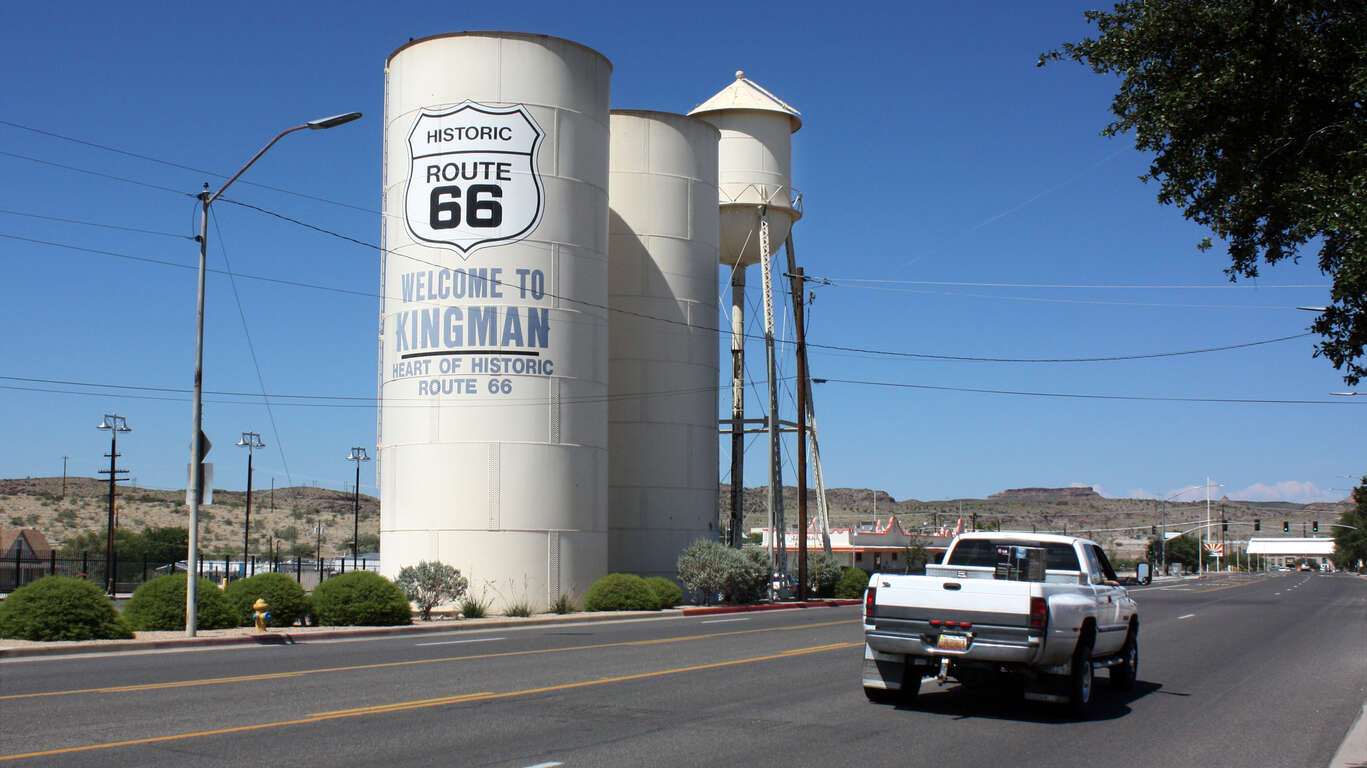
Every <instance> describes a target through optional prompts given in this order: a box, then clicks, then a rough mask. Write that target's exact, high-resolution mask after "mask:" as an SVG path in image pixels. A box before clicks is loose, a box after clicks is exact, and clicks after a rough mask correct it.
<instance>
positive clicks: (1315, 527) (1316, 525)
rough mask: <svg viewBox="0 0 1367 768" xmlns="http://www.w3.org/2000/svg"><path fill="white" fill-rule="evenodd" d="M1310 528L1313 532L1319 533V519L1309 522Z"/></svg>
mask: <svg viewBox="0 0 1367 768" xmlns="http://www.w3.org/2000/svg"><path fill="white" fill-rule="evenodd" d="M1310 530H1312V531H1314V532H1315V533H1319V532H1320V521H1318V520H1316V521H1314V522H1313V523H1311V524H1310Z"/></svg>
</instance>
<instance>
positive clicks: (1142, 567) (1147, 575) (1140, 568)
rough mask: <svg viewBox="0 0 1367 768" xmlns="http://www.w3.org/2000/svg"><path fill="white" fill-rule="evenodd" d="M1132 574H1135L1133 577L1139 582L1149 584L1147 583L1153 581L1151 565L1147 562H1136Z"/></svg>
mask: <svg viewBox="0 0 1367 768" xmlns="http://www.w3.org/2000/svg"><path fill="white" fill-rule="evenodd" d="M1134 575H1135V578H1136V579H1137V580H1138V581H1139V583H1140V584H1149V583H1152V582H1153V566H1152V565H1151V564H1149V563H1140V564H1138V565H1136V566H1135V568H1134Z"/></svg>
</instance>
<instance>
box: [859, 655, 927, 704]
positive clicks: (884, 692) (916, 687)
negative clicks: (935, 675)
mask: <svg viewBox="0 0 1367 768" xmlns="http://www.w3.org/2000/svg"><path fill="white" fill-rule="evenodd" d="M924 672H925V668H924V667H917V666H913V665H911V664H908V665H907V666H906V670H905V671H904V672H903V674H902V688H901V689H900V690H895V691H894V690H891V689H888V688H870V687H868V686H865V687H864V696H865V698H867V699H868V700H869V701H872V702H873V703H875V704H910V703H911V702H912V701H914V700H915V699H916V694H918V693H920V692H921V675H922V674H923V673H924Z"/></svg>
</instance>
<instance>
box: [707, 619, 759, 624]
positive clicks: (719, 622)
mask: <svg viewBox="0 0 1367 768" xmlns="http://www.w3.org/2000/svg"><path fill="white" fill-rule="evenodd" d="M728 621H749V619H708V620H707V621H700V622H698V623H699V624H725V623H726V622H728Z"/></svg>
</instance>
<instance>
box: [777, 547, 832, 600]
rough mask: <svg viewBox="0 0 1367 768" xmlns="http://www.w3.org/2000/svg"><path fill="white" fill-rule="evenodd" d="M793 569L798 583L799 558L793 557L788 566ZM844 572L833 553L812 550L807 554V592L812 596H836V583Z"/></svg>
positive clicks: (794, 581) (795, 581) (794, 578)
mask: <svg viewBox="0 0 1367 768" xmlns="http://www.w3.org/2000/svg"><path fill="white" fill-rule="evenodd" d="M788 567H789V568H790V569H792V577H793V583H794V584H796V583H797V576H798V574H797V570H798V568H797V567H798V561H797V558H793V560H792V561H791V563H790V564H789V566H788ZM842 576H844V573H843V572H842V571H841V569H840V563H839V562H838V561H837V560H836V559H835V558H834V557H832V556H831V555H828V554H826V553H825V552H810V553H808V554H807V594H808V595H809V596H811V597H834V596H835V585H836V584H839V583H840V578H841V577H842Z"/></svg>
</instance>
